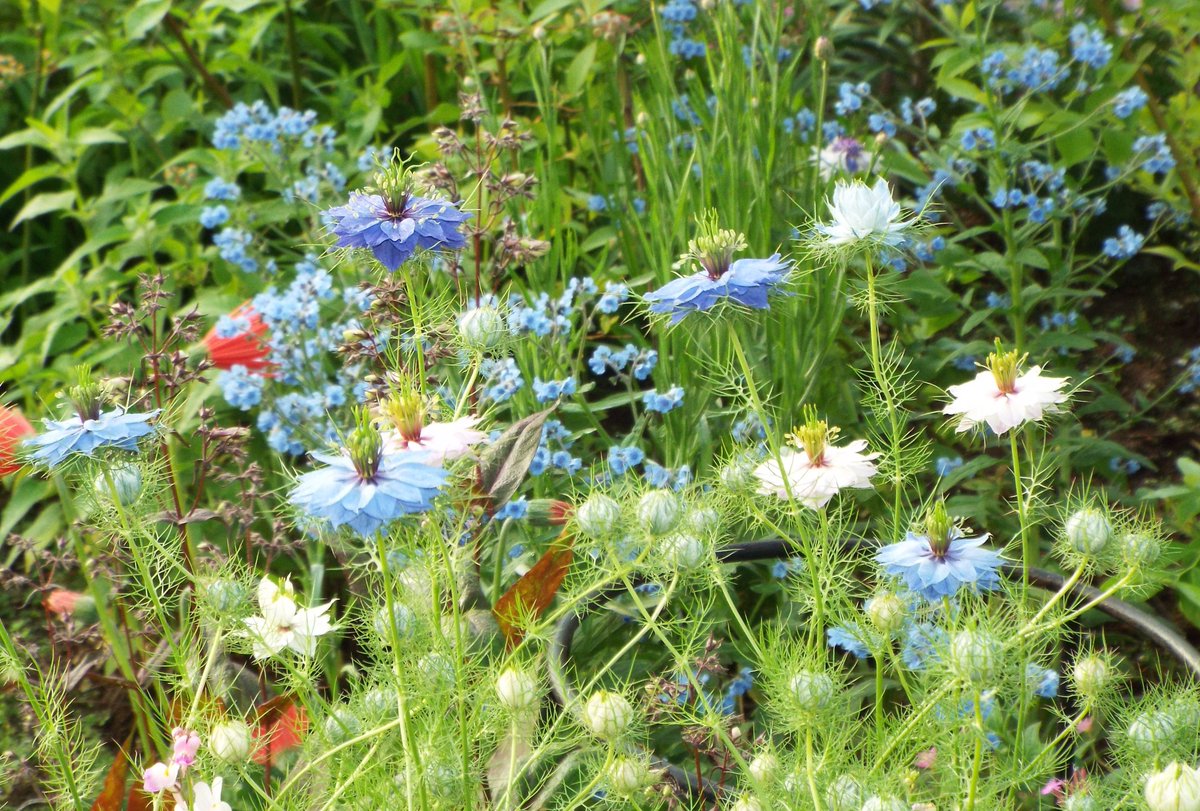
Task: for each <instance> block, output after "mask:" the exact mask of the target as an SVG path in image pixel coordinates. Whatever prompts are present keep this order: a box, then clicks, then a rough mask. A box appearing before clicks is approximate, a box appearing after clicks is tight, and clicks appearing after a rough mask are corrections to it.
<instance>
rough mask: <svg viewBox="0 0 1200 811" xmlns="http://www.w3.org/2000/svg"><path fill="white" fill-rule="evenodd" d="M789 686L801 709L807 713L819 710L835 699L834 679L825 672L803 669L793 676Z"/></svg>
mask: <svg viewBox="0 0 1200 811" xmlns="http://www.w3.org/2000/svg"><path fill="white" fill-rule="evenodd" d="M788 686H789V687H790V688H791V691H792V695H793V696H794V697H795V699H796V703H797V704H799V705H800V709H801V710H802V711H804V712H807V713H816V712H819V711H820V710H823V709H825V708H826V707H828V706H829V703H830V702H831V701H832V700H833V693H834V684H833V679H831V678H830V677H829V676H828V675H826V674H825V673H818V672H816V671H812V670H801V671H799V672H798V673H796V675H794V676H792V680H791V683H790V684H789V685H788Z"/></svg>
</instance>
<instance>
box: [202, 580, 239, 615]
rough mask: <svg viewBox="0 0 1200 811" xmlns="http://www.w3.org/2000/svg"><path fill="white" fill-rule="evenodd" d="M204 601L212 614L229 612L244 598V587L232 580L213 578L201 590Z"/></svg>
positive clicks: (235, 609) (236, 607)
mask: <svg viewBox="0 0 1200 811" xmlns="http://www.w3.org/2000/svg"><path fill="white" fill-rule="evenodd" d="M203 595H204V602H205V603H206V604H207V606H208V608H209V609H210V610H211V611H212V612H213V613H214V614H231V613H234V612H236V611H237V609H238V607H239V606H240V605H241V604H242V602H243V601H245V599H246V589H245V587H243V586H242V584H241V583H238V582H236V581H234V580H224V579H222V580H214V581H212V582H211V583H209V584H208V585H207V586H206V587H205V588H204V591H203Z"/></svg>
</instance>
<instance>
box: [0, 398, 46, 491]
mask: <svg viewBox="0 0 1200 811" xmlns="http://www.w3.org/2000/svg"><path fill="white" fill-rule="evenodd" d="M35 433H37V432H36V431H34V430H33V426H32V425H30V424H29V420H27V419H25V416H24V415H23V414H22V413H21V412H20V411H17V410H16V409H15V408H8V407H7V406H2V405H0V476H7V475H8V474H9V473H16V472H17V471H18V470H20V469H21V463H20V462H18V461H17V444H18V443H19V442H20V441H21V439H23V438H24V437H27V436H30V435H32V434H35Z"/></svg>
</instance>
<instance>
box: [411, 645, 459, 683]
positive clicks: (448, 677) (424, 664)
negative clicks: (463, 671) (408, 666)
mask: <svg viewBox="0 0 1200 811" xmlns="http://www.w3.org/2000/svg"><path fill="white" fill-rule="evenodd" d="M417 670H418V672H420V674H421V675H422V676H423V677H424V678H425V682H426V686H427V687H428V688H429V689H430V690H431V691H445V690H449V689H451V688H452V687H454V665H453V664H451V662H450V660H449V659H447V658H446V657H445V656H443V655H442V654H440V653H437V652H436V651H435V652H433V653H427V654H425V655H424V656H422V657H421V658H420V660H419V661H418V662H417Z"/></svg>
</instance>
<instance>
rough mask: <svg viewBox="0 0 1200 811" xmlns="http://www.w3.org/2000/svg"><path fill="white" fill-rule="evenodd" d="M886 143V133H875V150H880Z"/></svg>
mask: <svg viewBox="0 0 1200 811" xmlns="http://www.w3.org/2000/svg"><path fill="white" fill-rule="evenodd" d="M887 142H888V136H887V133H886V132H877V133H875V148H876V149H877V150H878V149H882V148H883V145H884V144H886V143H887Z"/></svg>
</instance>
